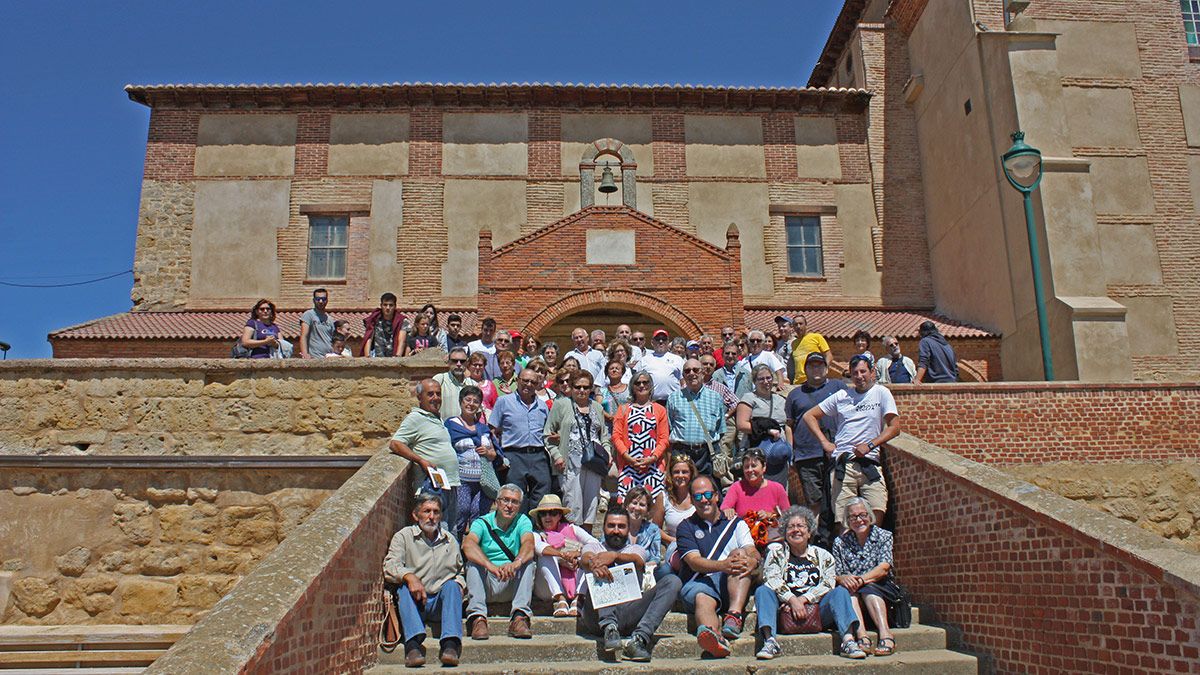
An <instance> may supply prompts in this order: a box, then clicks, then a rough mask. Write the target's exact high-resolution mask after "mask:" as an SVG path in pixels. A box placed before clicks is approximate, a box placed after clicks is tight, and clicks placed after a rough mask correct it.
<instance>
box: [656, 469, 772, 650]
mask: <svg viewBox="0 0 1200 675" xmlns="http://www.w3.org/2000/svg"><path fill="white" fill-rule="evenodd" d="M691 490H692V504H693V505H694V506H695V507H696V513H694V514H692V515H691V516H690V517H688V518H687V519H686V520H684V521H683V522H681V523H679V527H678V528H677V529H676V531H675V532H676V535H678V539H677V542H678V551H679V556H680V558H681V559H682V565H681V568H680V571H679V575H680V577H681V578H682V579H683V582H684V584H683V590H682V591H681V592H680V597H682V598H683V604H684V607H685V609H686V610H687V611H688V613H694V614H695V616H696V622H697V624H698V628H697V630H696V641H697V642H699V643H700V648H701V649H703V650H704V652H705V653H707V654H710V655H712V656H714V657H716V658H724V657H726V656H729V643H728V642H727V641H726V638H729V639H734V638H737V637H739V636H740V635H741V634H742V623H743V617H742V612H743V611H744V610H745V608H746V599H747V598H749V597H750V585H751V583H752V575H753V574H754V571H755V569H757V568H758V563H759V561H760V560H761V556H759V554H758V549H756V548H755V546H754V539H753V537H751V536H750V527H749V526H748V525H746V521H744V520H742V519H741V518H734V519H732V520H730V519H728V518H725V517H724V515H723V514H722V513H721V509H720V506H719V505H720V502H721V492H720V490H718V489H717V488H716V487H715V486H714V485H713V481H712V479H711V478H709V477H708V476H704V475H701V476H697V477H696V478H695V479H693V480H692V487H691ZM721 609H725V622H724V625H723V626H722V627H721V632H720V633H718V632H717V625H718V623H719V621H718V619H717V612H719V611H721ZM722 634H723V635H724V636H722Z"/></svg>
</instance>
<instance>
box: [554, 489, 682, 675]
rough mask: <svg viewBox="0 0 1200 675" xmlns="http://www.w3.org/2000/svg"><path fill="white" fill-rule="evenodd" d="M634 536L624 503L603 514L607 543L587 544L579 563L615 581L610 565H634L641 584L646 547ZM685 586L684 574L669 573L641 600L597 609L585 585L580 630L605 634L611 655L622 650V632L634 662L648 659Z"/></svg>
mask: <svg viewBox="0 0 1200 675" xmlns="http://www.w3.org/2000/svg"><path fill="white" fill-rule="evenodd" d="M629 534H630V533H629V513H628V512H627V511H625V509H623V508H621V507H620V506H617V507H614V508H613V509H611V510H610V511H609V512H608V513H607V514H605V516H604V544H603V545H601V544H589V545H588V546H585V547H584V549H583V558H582V559H581V561H580V566H581V567H582V568H583V569H584V570H585V571H588V572H591V573H592V574H593V575H594V576H595V577H596V579H597V580H599V581H611V580H612V578H613V576H612V571H611V570H610V568H612V567H615V566H617V565H623V564H626V563H633V565H634V567H636V568H637V574H638V581H639V583H640V582H641V577H642V572H643V571H644V568H645V564H646V562H645V561H646V550H645V549H643V548H642V547H641V546H638V545H637V544H635V543H633V542H632V541H630V538H629ZM682 585H683V582H681V581H680V580H679V577H677V576H675V575H673V574H668V575H666V576H664V577H663V578H662V579H660V580H659V581H658V582H657V583H656V584H655V586H654V588H652V589H650V590H648V591H642V597H641V599H640V600H632V601H630V602H625V603H621V604H619V605H610V606H608V607H602V608H600V609H594V608H593V607H592V601H591V596H590V595H589V594H588V592H587V587H586V586H585V587H584V589H583V590H582V591H580V595H581V597H582V598H583V600H582V602H581V603H580V608H579V620H578V630H579V632H581V633H585V634H589V635H594V634H600V635H603V636H604V650H605V651H606V652H609V653H615V652H616V651H617V650H618V649H621V636H622V635H630V638H629V642H628V643H627V644H626V645H625V647H624V650H623V651H622V654H623V655H624V657H625V658H626V659H629V660H630V661H642V662H646V661H649V660H650V650H651V649H652V647H653V643H652V641H651V638H652V637H653V636H654V632H655V631H656V630H658V627H659V625H661V624H662V621H663V618H664V617H665V616H666V615H667V612H669V611H671V607H672V606H674V604H675V599H676V598H677V597H678V596H679V588H680V587H681V586H682Z"/></svg>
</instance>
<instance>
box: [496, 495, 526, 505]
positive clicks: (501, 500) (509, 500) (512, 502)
mask: <svg viewBox="0 0 1200 675" xmlns="http://www.w3.org/2000/svg"><path fill="white" fill-rule="evenodd" d="M496 501H497V502H499V503H501V504H509V505H515V506H520V505H521V500H520V499H513V498H512V497H501V498H499V499H497V500H496Z"/></svg>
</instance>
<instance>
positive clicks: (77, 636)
mask: <svg viewBox="0 0 1200 675" xmlns="http://www.w3.org/2000/svg"><path fill="white" fill-rule="evenodd" d="M189 629H191V626H180V625H150V626H121V625H94V626H0V657H2V655H3V653H4V652H12V651H51V650H75V649H124V650H131V649H167V648H168V647H170V646H171V645H173V644H175V642H176V641H177V640H178V639H179V638H181V637H183V634H184V633H186V632H187V631H188V630H189Z"/></svg>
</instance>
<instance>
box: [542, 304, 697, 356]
mask: <svg viewBox="0 0 1200 675" xmlns="http://www.w3.org/2000/svg"><path fill="white" fill-rule="evenodd" d="M623 323H627V324H629V327H630V328H632V329H633V330H635V331H637V330H640V331H643V332H645V333H646V337H647V338H649V336H650V334H651V333H652V332H653V331H655V330H657V329H659V328H665V329H666V330H667V332H669V333H670V334H671V336H672V337H674V336H683V337H686V338H688V339H695V338H697V337H699V336H700V327H699V326H698V325H697V324H696V322H695V321H693V320H692V319H691V318H690V317H688V316H687V315H685V314H684V313H682V312H680V311H679V310H678V309H676V308H675V307H673V306H671V305H669V304H667V303H665V302H663V301H662V300H659V299H658V298H655V297H654V296H652V295H648V294H646V293H640V292H637V291H626V290H621V291H617V290H609V289H594V290H588V291H581V292H578V293H571V294H569V295H567V296H564V297H562V298H559V299H558V300H557V301H556V302H553V303H551V304H550V306H548V307H546V309H544V310H542V311H541V312H539V313H538V314H537V316H535V317H534V318H533V320H531V321H530V322H529V323H528V324H527V325H526V326H525V332H526V333H532V334H534V335H537V336H538V338H539V339H540V340H542V341H543V342H545V341H547V340H553V341H555V342H557V343H558V345H559V347H560V353H561V352H564V351H569V350H570V349H571V346H572V343H571V331H572V330H574V329H575V328H577V327H583V328H586V329H588V330H589V331H591V330H595V329H597V328H599V329H601V330H603V331H604V332H605V333H607V334H608V336H609V338H610V339H611V338H612V337H613V336H615V335H616V331H617V326H619V325H621V324H623Z"/></svg>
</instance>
